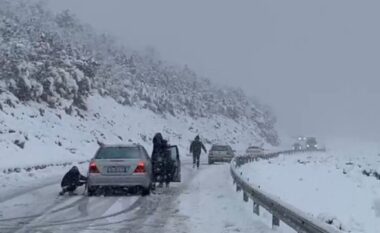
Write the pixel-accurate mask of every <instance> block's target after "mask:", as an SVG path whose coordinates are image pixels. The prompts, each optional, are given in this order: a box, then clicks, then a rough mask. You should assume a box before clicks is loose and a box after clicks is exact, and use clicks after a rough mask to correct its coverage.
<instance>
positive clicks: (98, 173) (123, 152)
mask: <svg viewBox="0 0 380 233" xmlns="http://www.w3.org/2000/svg"><path fill="white" fill-rule="evenodd" d="M151 186H152V163H151V160H150V157H149V156H148V153H147V151H146V150H145V148H144V147H143V146H141V145H137V144H131V145H103V146H101V147H100V148H99V149H98V151H97V152H96V154H95V156H94V158H93V159H92V160H91V161H90V166H89V169H88V180H87V192H88V195H89V196H91V195H93V194H95V193H96V192H97V191H98V190H99V189H101V188H111V189H126V190H129V189H131V188H133V189H140V190H142V194H143V195H149V194H150V190H151Z"/></svg>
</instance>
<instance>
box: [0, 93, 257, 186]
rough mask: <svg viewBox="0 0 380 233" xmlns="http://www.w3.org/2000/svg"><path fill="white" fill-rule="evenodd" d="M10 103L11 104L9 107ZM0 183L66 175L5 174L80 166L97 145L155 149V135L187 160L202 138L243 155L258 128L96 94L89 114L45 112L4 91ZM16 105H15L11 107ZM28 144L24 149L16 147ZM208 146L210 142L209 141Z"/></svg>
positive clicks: (1, 99) (1, 96) (90, 101)
mask: <svg viewBox="0 0 380 233" xmlns="http://www.w3.org/2000/svg"><path fill="white" fill-rule="evenodd" d="M8 99H9V100H10V102H11V103H12V104H7V103H9V101H8ZM0 103H2V104H1V107H2V110H1V111H0V184H1V187H2V190H4V189H6V188H8V187H9V188H12V186H14V184H20V185H21V186H23V183H25V182H33V180H38V179H45V178H46V177H50V176H54V175H60V176H61V175H62V174H63V173H64V171H65V170H67V169H68V168H58V167H51V168H48V169H44V170H43V171H42V172H41V171H36V172H26V171H24V170H23V169H21V172H20V173H18V174H12V175H9V174H4V173H3V171H6V170H7V169H9V168H12V169H13V168H25V167H30V166H35V165H46V164H56V163H64V162H78V161H85V160H88V159H90V158H91V157H92V156H93V155H94V153H95V151H96V150H97V149H98V144H97V142H98V141H100V142H103V143H140V144H142V145H143V146H145V148H146V149H147V150H148V151H151V145H152V143H151V140H152V137H153V135H154V134H155V133H157V132H162V133H163V135H164V137H165V138H167V139H169V143H171V144H176V145H179V147H180V153H181V155H182V156H186V155H187V153H188V147H189V144H190V141H191V140H192V139H193V138H194V137H195V136H196V135H197V134H199V135H200V136H201V137H202V138H204V141H205V142H209V143H211V142H226V143H230V144H231V145H232V147H233V148H234V149H236V150H238V151H241V150H244V149H245V147H246V146H247V145H249V144H255V143H257V144H259V143H261V142H262V140H261V138H260V137H259V136H257V135H255V126H254V125H251V124H250V123H249V122H235V121H232V120H229V119H226V118H224V117H218V116H215V117H213V118H200V119H192V118H190V117H186V116H176V117H173V116H171V115H168V116H164V115H157V114H154V113H153V112H151V111H150V110H145V109H140V108H137V107H126V106H123V105H120V104H118V103H116V102H115V101H114V100H113V99H112V98H108V97H102V96H100V95H98V94H94V95H92V96H90V97H89V99H88V111H80V112H79V111H77V110H75V109H74V111H73V113H72V114H71V115H69V114H67V113H66V112H65V111H64V110H63V109H52V108H46V106H45V105H44V104H38V103H34V102H30V103H26V104H21V103H18V101H17V99H16V98H15V97H14V96H12V95H11V94H9V93H8V92H3V93H1V94H0ZM13 104H14V105H15V107H12V106H11V105H13ZM16 142H17V143H18V144H19V145H20V144H24V145H23V148H21V147H20V146H19V145H16V144H17V143H16ZM206 146H207V147H210V144H208V143H206Z"/></svg>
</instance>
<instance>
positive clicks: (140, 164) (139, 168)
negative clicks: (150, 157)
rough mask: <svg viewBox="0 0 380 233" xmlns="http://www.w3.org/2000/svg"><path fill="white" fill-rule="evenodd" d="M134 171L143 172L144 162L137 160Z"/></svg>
mask: <svg viewBox="0 0 380 233" xmlns="http://www.w3.org/2000/svg"><path fill="white" fill-rule="evenodd" d="M134 173H145V163H144V162H139V163H138V164H137V167H136V169H135V172H134Z"/></svg>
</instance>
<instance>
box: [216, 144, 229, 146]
mask: <svg viewBox="0 0 380 233" xmlns="http://www.w3.org/2000/svg"><path fill="white" fill-rule="evenodd" d="M212 146H230V145H228V144H213V145H212Z"/></svg>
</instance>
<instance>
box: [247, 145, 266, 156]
mask: <svg viewBox="0 0 380 233" xmlns="http://www.w3.org/2000/svg"><path fill="white" fill-rule="evenodd" d="M263 152H264V149H263V148H261V147H258V146H250V147H248V148H247V150H246V151H245V153H246V154H247V155H254V154H260V153H263Z"/></svg>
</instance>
